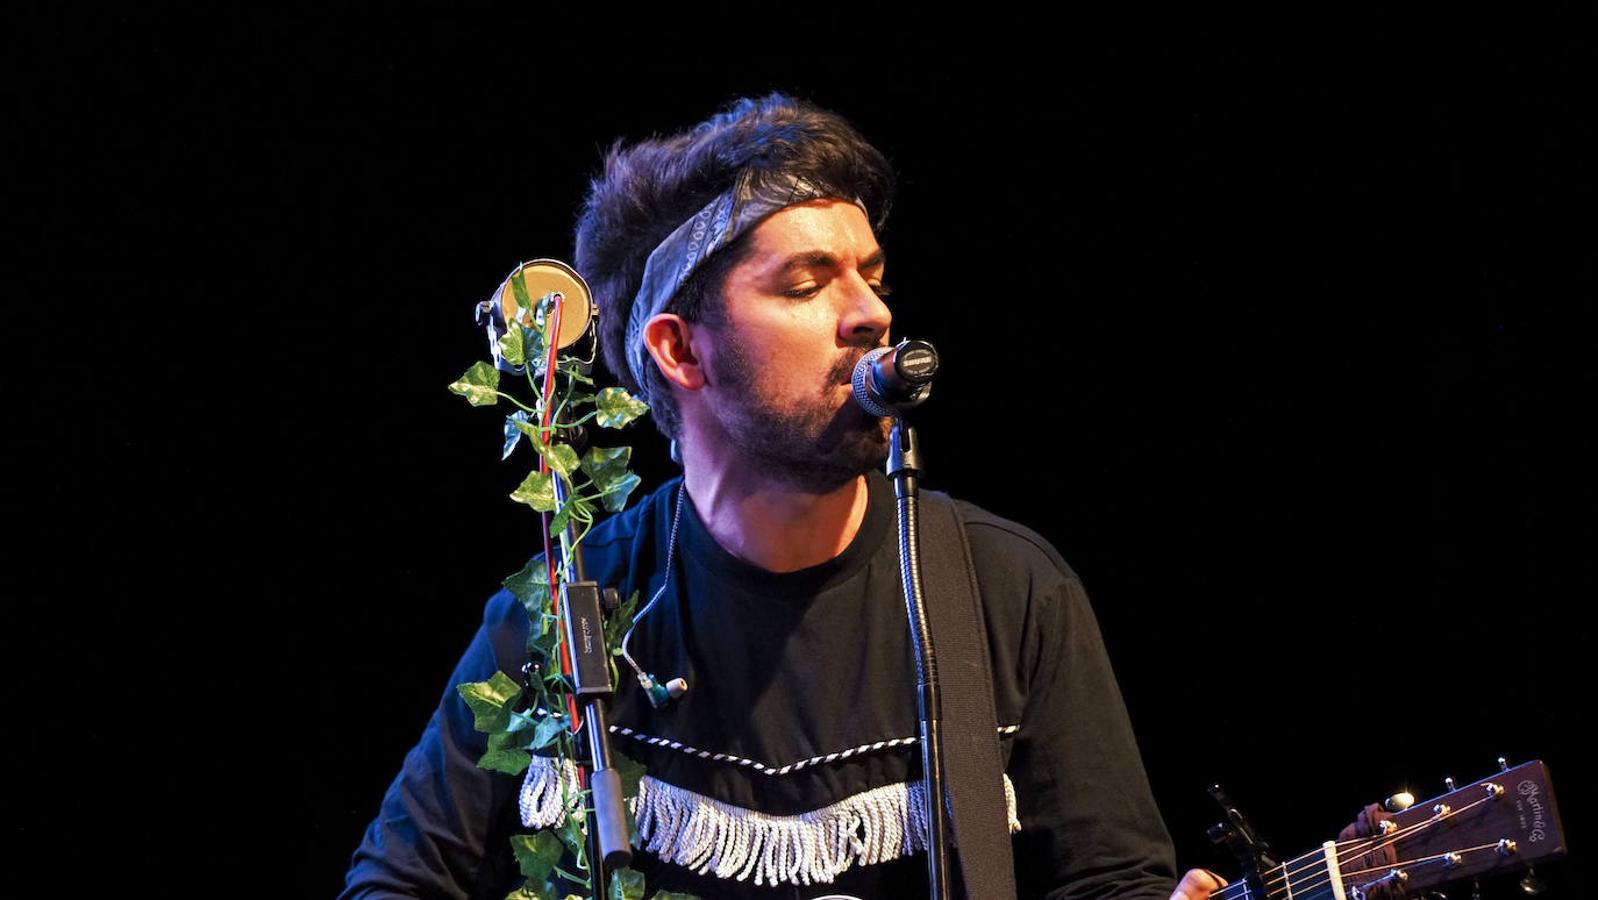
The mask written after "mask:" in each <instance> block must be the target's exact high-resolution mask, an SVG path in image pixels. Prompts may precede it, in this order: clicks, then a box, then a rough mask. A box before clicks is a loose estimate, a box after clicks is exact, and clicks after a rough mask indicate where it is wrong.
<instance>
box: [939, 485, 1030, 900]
mask: <svg viewBox="0 0 1598 900" xmlns="http://www.w3.org/2000/svg"><path fill="white" fill-rule="evenodd" d="M920 528H921V581H922V585H923V589H924V590H925V591H926V595H927V596H926V601H927V619H928V628H929V629H930V630H931V632H932V646H933V649H934V652H935V653H936V660H937V666H938V681H939V685H940V687H941V689H942V692H943V756H944V760H943V769H944V792H945V793H946V794H947V796H948V805H949V810H950V821H951V824H952V826H953V831H954V841H955V844H956V845H957V847H958V857H957V862H958V869H957V870H956V869H955V867H951V874H950V878H951V880H956V881H959V882H961V883H962V884H963V885H964V887H965V892H964V896H965V897H966V900H1013V898H1014V897H1015V864H1014V862H1013V861H1012V860H1011V853H1010V828H1009V817H1008V816H1007V815H1006V814H1005V811H1004V783H1003V772H1004V763H1003V758H1002V756H1001V755H1000V751H999V721H998V712H997V711H996V710H995V709H994V706H993V664H992V662H991V661H990V660H989V657H988V629H987V627H986V625H985V624H984V622H983V615H982V604H981V596H980V594H979V593H978V587H977V578H976V567H975V566H974V565H973V563H972V561H971V546H970V544H969V543H968V542H967V540H966V533H965V522H964V520H962V519H961V518H960V512H959V510H958V509H957V508H956V507H955V504H954V501H953V499H952V498H950V497H949V495H948V494H945V493H942V492H940V491H927V490H923V491H921V503H920ZM956 871H958V874H955V872H956Z"/></svg>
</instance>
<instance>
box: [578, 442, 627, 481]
mask: <svg viewBox="0 0 1598 900" xmlns="http://www.w3.org/2000/svg"><path fill="white" fill-rule="evenodd" d="M632 455H633V448H631V447H592V448H589V451H588V452H587V453H585V454H583V463H582V467H583V471H584V472H587V473H588V477H589V478H592V479H593V480H594V486H595V487H597V488H599V490H600V491H601V492H604V491H608V490H610V488H611V486H612V485H614V484H615V483H616V482H617V481H620V480H621V479H622V478H625V477H626V476H627V462H628V461H629V460H631V459H632Z"/></svg>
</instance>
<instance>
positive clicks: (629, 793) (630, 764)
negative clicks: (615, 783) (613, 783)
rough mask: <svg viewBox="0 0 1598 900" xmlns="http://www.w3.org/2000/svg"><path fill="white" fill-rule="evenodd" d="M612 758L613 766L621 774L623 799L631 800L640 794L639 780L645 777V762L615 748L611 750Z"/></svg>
mask: <svg viewBox="0 0 1598 900" xmlns="http://www.w3.org/2000/svg"><path fill="white" fill-rule="evenodd" d="M610 758H611V768H613V769H615V770H616V774H617V775H620V776H621V796H622V799H624V800H631V799H632V798H634V797H636V796H638V780H639V779H641V778H643V777H644V764H643V763H641V762H639V761H638V760H636V759H632V758H630V757H627V756H624V755H623V754H621V753H618V752H616V751H615V750H612V751H611V753H610Z"/></svg>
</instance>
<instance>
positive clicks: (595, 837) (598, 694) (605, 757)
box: [552, 474, 632, 900]
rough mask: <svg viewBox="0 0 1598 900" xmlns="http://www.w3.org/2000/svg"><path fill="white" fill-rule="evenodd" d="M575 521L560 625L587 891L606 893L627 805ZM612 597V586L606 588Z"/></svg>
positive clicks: (621, 858)
mask: <svg viewBox="0 0 1598 900" xmlns="http://www.w3.org/2000/svg"><path fill="white" fill-rule="evenodd" d="M552 484H553V485H554V488H555V508H556V509H560V508H562V507H563V506H565V504H566V502H567V501H568V500H569V496H568V491H567V487H566V484H565V482H564V481H562V480H561V478H560V476H559V475H558V474H557V475H555V477H554V478H553V479H552ZM574 529H575V526H574V525H572V524H571V522H569V521H568V522H567V524H566V530H565V531H563V532H561V536H560V549H561V555H562V557H563V558H564V559H565V560H566V561H568V562H570V564H571V574H572V576H573V580H571V581H568V582H567V583H566V584H565V585H564V586H562V588H561V604H560V611H561V625H562V627H563V628H564V629H565V645H566V648H567V653H568V655H569V657H570V660H571V672H570V674H571V678H572V693H573V694H574V695H575V696H576V697H577V699H578V702H580V703H582V704H583V726H582V727H583V730H585V731H587V738H588V759H587V760H586V762H585V763H584V765H583V767H582V768H583V770H584V771H583V775H584V778H583V782H584V786H585V787H587V788H589V789H590V795H589V796H590V797H591V799H592V801H593V805H592V806H588V805H587V804H584V807H585V812H586V815H587V824H588V841H587V855H588V879H589V887H590V889H591V891H592V894H591V896H592V897H594V898H596V900H603V898H605V897H609V896H610V890H609V884H608V882H609V880H610V874H609V873H610V871H611V870H614V869H618V868H621V867H622V866H626V865H628V864H629V863H631V862H632V847H631V845H630V844H629V842H628V837H627V832H628V827H627V808H626V805H625V804H624V803H623V801H622V795H621V793H622V788H621V774H620V773H619V772H617V771H616V769H615V768H613V766H612V763H611V753H610V726H609V724H608V722H607V721H606V717H605V704H606V702H607V701H608V700H609V698H610V697H611V695H612V694H614V693H615V689H616V686H615V684H614V682H612V680H611V677H610V649H609V648H608V647H606V646H605V620H604V617H603V614H602V609H603V605H604V600H603V599H602V595H601V592H600V589H599V585H598V584H596V583H594V582H592V581H589V580H588V573H587V570H586V569H585V568H584V566H583V555H582V550H581V548H579V547H577V546H575V544H574V541H575V537H576V535H575V534H574ZM604 593H605V594H609V595H611V599H617V598H615V596H614V595H615V593H616V592H615V589H614V588H612V589H609V590H607V591H605V592H604Z"/></svg>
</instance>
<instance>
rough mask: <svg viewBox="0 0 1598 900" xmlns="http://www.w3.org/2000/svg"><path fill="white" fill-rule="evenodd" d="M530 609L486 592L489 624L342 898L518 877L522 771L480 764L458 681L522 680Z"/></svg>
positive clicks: (453, 895) (419, 892)
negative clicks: (501, 676) (515, 844)
mask: <svg viewBox="0 0 1598 900" xmlns="http://www.w3.org/2000/svg"><path fill="white" fill-rule="evenodd" d="M526 621H527V613H526V611H525V610H524V609H523V607H522V605H521V604H520V602H518V601H517V600H516V598H515V597H514V596H513V595H512V594H511V593H510V592H509V591H500V592H499V593H498V594H495V595H494V596H493V597H492V598H490V599H489V601H488V604H487V606H486V607H485V608H484V611H483V625H482V627H481V628H479V629H478V630H477V634H476V636H475V637H474V638H473V639H472V642H471V645H470V646H468V647H467V648H466V653H465V655H464V656H462V658H461V661H460V663H459V664H458V665H457V666H456V668H455V671H454V673H453V674H452V675H451V676H450V680H449V683H448V684H446V685H445V686H444V693H443V697H442V699H441V700H440V701H439V705H438V708H437V709H436V710H435V711H434V712H433V715H432V718H431V719H430V720H429V721H428V723H427V728H426V730H424V731H423V732H422V737H421V740H419V741H418V742H417V743H416V746H415V747H412V748H411V750H410V752H409V753H407V754H406V756H405V764H404V767H403V768H402V769H401V770H400V773H399V775H398V776H397V777H396V778H395V779H394V783H393V784H391V785H390V786H389V788H388V792H387V794H385V795H384V797H383V804H382V807H381V808H380V810H379V811H378V814H377V818H375V819H373V820H372V823H371V824H370V825H369V826H367V829H366V834H365V836H364V837H363V838H362V840H361V844H360V846H359V847H358V848H357V849H356V851H355V854H354V857H353V858H352V860H351V863H350V869H349V872H348V873H347V874H346V875H345V886H344V891H343V892H342V893H341V894H340V895H339V898H340V900H355V898H393V897H415V898H450V900H464V898H477V897H483V898H493V900H500V898H503V897H504V896H505V894H506V893H508V892H509V891H510V890H512V889H514V887H515V885H516V883H517V880H518V878H519V876H518V874H517V872H516V868H515V861H514V857H513V855H512V854H511V851H510V844H509V837H510V834H511V833H512V830H513V829H514V827H515V826H516V824H517V823H518V821H519V820H518V817H517V812H516V808H517V807H516V794H517V792H518V790H519V789H520V782H521V779H519V778H517V777H515V776H512V775H506V774H503V773H498V772H492V771H489V770H487V769H480V768H478V767H477V760H478V759H480V758H481V757H482V755H483V753H484V751H485V750H486V749H487V735H485V734H483V733H481V732H479V731H477V730H476V729H475V728H473V727H472V712H471V709H470V708H469V707H468V706H467V705H466V703H465V701H464V700H462V699H461V697H460V694H459V692H457V691H456V690H455V686H456V685H458V684H463V683H466V682H470V681H486V680H488V679H489V678H490V677H491V676H492V675H493V674H494V672H495V671H496V670H499V671H503V672H505V673H506V674H507V675H510V676H511V677H513V678H517V679H518V680H519V679H520V674H519V673H520V669H521V664H522V659H523V654H524V653H525V650H524V649H523V648H524V646H525V636H526V628H527V626H526Z"/></svg>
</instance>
